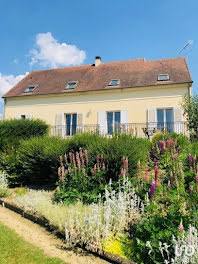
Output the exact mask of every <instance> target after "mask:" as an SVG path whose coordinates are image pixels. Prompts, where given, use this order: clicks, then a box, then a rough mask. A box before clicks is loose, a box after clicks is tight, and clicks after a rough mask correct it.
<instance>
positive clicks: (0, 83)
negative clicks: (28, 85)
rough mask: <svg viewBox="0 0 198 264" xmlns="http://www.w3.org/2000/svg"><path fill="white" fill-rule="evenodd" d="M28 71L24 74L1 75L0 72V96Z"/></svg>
mask: <svg viewBox="0 0 198 264" xmlns="http://www.w3.org/2000/svg"><path fill="white" fill-rule="evenodd" d="M27 74H28V73H26V74H24V75H22V74H21V75H17V76H14V75H12V74H10V75H3V74H2V73H0V97H2V95H4V94H5V93H6V92H8V91H9V90H10V89H11V88H12V87H13V86H14V85H15V84H17V83H18V82H19V81H20V80H22V79H23V78H24V77H25V76H26V75H27Z"/></svg>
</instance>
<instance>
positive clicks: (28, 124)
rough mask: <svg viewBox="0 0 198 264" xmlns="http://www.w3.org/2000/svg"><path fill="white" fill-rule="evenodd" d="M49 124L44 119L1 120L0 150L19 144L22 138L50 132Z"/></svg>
mask: <svg viewBox="0 0 198 264" xmlns="http://www.w3.org/2000/svg"><path fill="white" fill-rule="evenodd" d="M48 130H49V126H48V125H47V124H46V123H45V122H44V121H42V120H39V119H35V120H29V119H20V120H15V119H12V120H5V121H2V122H0V150H1V151H7V150H8V149H11V148H13V147H17V146H19V141H20V140H21V139H29V138H31V137H35V136H36V137H39V136H43V135H46V134H47V133H48Z"/></svg>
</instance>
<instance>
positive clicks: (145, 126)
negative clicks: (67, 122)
mask: <svg viewBox="0 0 198 264" xmlns="http://www.w3.org/2000/svg"><path fill="white" fill-rule="evenodd" d="M157 132H166V133H171V132H176V133H178V134H180V133H181V134H184V135H186V136H189V131H188V126H187V122H149V123H127V124H115V125H114V126H110V125H108V126H106V125H103V126H99V125H83V126H70V127H67V126H53V127H51V135H52V136H60V137H69V136H73V135H74V134H81V133H98V134H101V135H112V134H119V133H124V134H128V135H132V136H135V137H140V138H150V137H152V136H153V135H154V134H155V133H157Z"/></svg>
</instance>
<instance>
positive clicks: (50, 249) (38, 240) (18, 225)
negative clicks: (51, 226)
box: [0, 206, 109, 264]
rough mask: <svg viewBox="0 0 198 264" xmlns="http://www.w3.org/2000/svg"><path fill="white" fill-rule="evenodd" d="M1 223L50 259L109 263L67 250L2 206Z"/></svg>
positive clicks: (82, 263)
mask: <svg viewBox="0 0 198 264" xmlns="http://www.w3.org/2000/svg"><path fill="white" fill-rule="evenodd" d="M0 222H1V223H2V224H4V225H6V226H7V227H9V228H11V229H12V230H14V231H15V232H16V233H17V234H19V235H20V236H21V237H22V238H23V239H24V240H26V241H27V242H29V243H31V244H32V245H34V246H36V247H38V248H40V249H42V250H43V251H44V253H45V254H46V255H48V256H49V257H57V258H60V259H62V260H63V261H65V262H66V263H67V264H108V263H109V262H107V261H105V260H102V259H100V258H98V257H95V256H93V255H91V254H88V253H87V252H85V251H83V250H81V249H77V250H76V251H75V252H74V251H73V250H67V249H65V244H64V242H63V241H61V240H60V239H58V238H56V237H55V236H53V235H52V234H51V233H50V232H48V231H46V230H45V229H44V228H43V227H40V226H39V225H37V224H35V223H33V222H31V221H29V220H27V219H25V218H23V217H22V216H20V215H19V214H17V213H14V212H13V211H11V210H9V209H6V208H3V207H1V206H0Z"/></svg>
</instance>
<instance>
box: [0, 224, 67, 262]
mask: <svg viewBox="0 0 198 264" xmlns="http://www.w3.org/2000/svg"><path fill="white" fill-rule="evenodd" d="M8 263H9V264H27V263H28V264H63V263H65V262H63V261H61V260H59V259H57V258H48V257H47V256H46V255H44V253H43V252H42V250H40V249H38V248H36V247H34V246H32V245H31V244H29V243H27V242H25V241H24V240H23V239H21V238H20V237H19V236H18V235H17V234H16V233H15V232H14V231H12V230H10V229H9V228H7V227H6V226H4V225H2V224H0V264H8Z"/></svg>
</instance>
